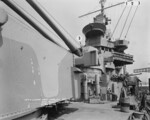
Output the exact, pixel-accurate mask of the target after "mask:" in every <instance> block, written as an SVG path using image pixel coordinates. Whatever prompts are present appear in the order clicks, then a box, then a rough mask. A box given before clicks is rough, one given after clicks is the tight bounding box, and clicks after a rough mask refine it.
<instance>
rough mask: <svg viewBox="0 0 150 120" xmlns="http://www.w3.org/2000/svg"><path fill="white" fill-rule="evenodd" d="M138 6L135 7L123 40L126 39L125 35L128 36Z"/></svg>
mask: <svg viewBox="0 0 150 120" xmlns="http://www.w3.org/2000/svg"><path fill="white" fill-rule="evenodd" d="M139 4H140V2H139ZM139 4H138V6H137V7H136V9H135V11H134V14H133V17H132V19H131V22H130V24H129V27H128V29H127V32H126V35H125V38H126V37H127V34H128V32H129V29H130V27H131V24H132V22H133V19H134V17H135V14H136V12H137V9H138V7H139Z"/></svg>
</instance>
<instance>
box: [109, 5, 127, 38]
mask: <svg viewBox="0 0 150 120" xmlns="http://www.w3.org/2000/svg"><path fill="white" fill-rule="evenodd" d="M126 7H127V4H126V6H125V7H124V9H123V11H122V13H121V15H120V17H119V19H118V21H117V24H116V25H115V28H114V30H113V33H112V35H111V38H112V36H113V35H114V33H115V31H116V28H117V26H118V24H119V22H120V20H121V18H122V15H123V14H124V12H125V9H126Z"/></svg>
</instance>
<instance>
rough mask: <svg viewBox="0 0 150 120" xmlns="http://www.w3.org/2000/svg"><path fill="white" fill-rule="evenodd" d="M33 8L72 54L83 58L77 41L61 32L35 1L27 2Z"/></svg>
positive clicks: (29, 0)
mask: <svg viewBox="0 0 150 120" xmlns="http://www.w3.org/2000/svg"><path fill="white" fill-rule="evenodd" d="M26 1H27V2H28V3H29V4H30V5H31V7H32V8H33V9H34V10H35V11H36V12H37V13H38V14H39V15H40V16H41V17H42V18H43V19H44V20H45V22H47V24H48V25H49V26H50V27H51V28H52V29H53V30H54V31H55V32H56V33H57V34H58V36H59V37H60V38H61V39H62V40H63V41H64V42H65V44H66V45H67V46H68V47H69V49H70V50H71V52H72V53H74V54H76V55H78V56H81V55H82V52H81V50H80V48H81V47H80V45H79V44H77V42H76V41H75V40H73V39H72V40H69V39H68V38H67V37H66V36H65V35H64V34H63V33H62V32H61V30H60V29H59V28H58V27H57V26H56V25H55V23H54V22H53V21H52V20H51V19H50V18H49V17H48V15H46V14H45V12H44V11H43V10H42V8H41V7H40V6H39V5H38V4H37V3H36V2H34V1H33V0H26Z"/></svg>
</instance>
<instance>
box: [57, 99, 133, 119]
mask: <svg viewBox="0 0 150 120" xmlns="http://www.w3.org/2000/svg"><path fill="white" fill-rule="evenodd" d="M116 104H117V103H116V102H109V103H105V104H87V103H81V102H72V103H71V104H69V106H67V108H66V109H65V112H64V113H62V115H60V116H59V117H57V119H56V120H127V119H128V117H129V116H130V115H131V114H132V113H133V111H129V112H128V113H126V112H121V111H120V108H112V106H115V105H116Z"/></svg>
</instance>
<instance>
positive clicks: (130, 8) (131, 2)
mask: <svg viewBox="0 0 150 120" xmlns="http://www.w3.org/2000/svg"><path fill="white" fill-rule="evenodd" d="M132 7H133V2H131V7H130V10H129V12H128V15H127V18H126V20H125V22H124V25H123V28H122V31H121V33H120V37H119V39H120V38H121V36H122V33H123V30H124V28H125V25H126V23H127V20H128V18H129V15H130V13H131V10H132Z"/></svg>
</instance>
